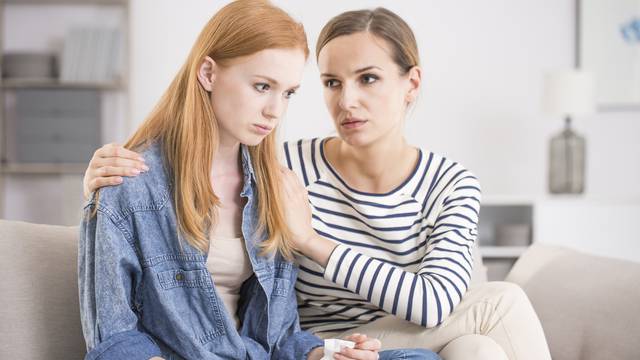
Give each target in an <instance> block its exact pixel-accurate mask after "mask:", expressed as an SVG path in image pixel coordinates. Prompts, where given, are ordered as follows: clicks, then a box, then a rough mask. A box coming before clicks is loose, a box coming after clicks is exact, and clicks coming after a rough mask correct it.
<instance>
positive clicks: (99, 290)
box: [78, 206, 162, 360]
mask: <svg viewBox="0 0 640 360" xmlns="http://www.w3.org/2000/svg"><path fill="white" fill-rule="evenodd" d="M91 210H92V209H91V206H87V208H86V209H85V219H84V220H83V222H82V224H81V227H80V242H79V249H78V287H79V291H80V318H81V322H82V332H83V334H84V338H85V341H86V344H87V351H88V353H87V355H86V359H101V360H110V359H114V360H116V359H124V358H126V359H140V360H147V359H150V358H153V357H154V356H161V355H162V353H161V351H160V348H159V347H158V346H157V345H156V343H155V342H154V340H153V339H152V337H151V336H149V335H148V334H146V333H144V332H142V331H140V326H138V317H137V315H136V314H135V313H134V311H133V310H132V309H133V308H135V306H134V303H133V296H134V294H133V291H134V289H135V287H136V284H137V282H138V281H139V278H140V277H141V276H142V269H141V266H140V263H139V261H138V258H137V257H136V254H135V252H134V250H133V247H132V245H131V244H130V243H129V242H128V241H127V239H126V237H125V236H124V235H123V233H122V232H121V230H120V229H119V228H118V227H117V226H116V224H114V222H113V221H112V220H111V219H110V218H109V216H108V215H106V214H105V213H103V212H102V210H101V209H98V212H97V214H96V215H95V216H93V217H90V218H89V216H90V215H89V214H90V213H91Z"/></svg>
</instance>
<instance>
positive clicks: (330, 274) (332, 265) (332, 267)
mask: <svg viewBox="0 0 640 360" xmlns="http://www.w3.org/2000/svg"><path fill="white" fill-rule="evenodd" d="M349 252H351V249H349V248H348V247H347V246H346V245H344V244H338V246H336V247H335V248H334V249H333V252H332V253H331V256H329V261H328V262H327V266H326V267H325V268H324V278H325V280H327V281H331V282H334V283H335V282H336V281H337V280H339V279H338V278H339V275H340V269H341V268H342V266H343V264H345V261H346V260H347V259H346V258H347V257H348V253H349Z"/></svg>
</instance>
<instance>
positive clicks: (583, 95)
mask: <svg viewBox="0 0 640 360" xmlns="http://www.w3.org/2000/svg"><path fill="white" fill-rule="evenodd" d="M543 107H544V111H545V112H546V113H548V114H553V115H563V116H566V115H586V114H591V113H594V112H595V110H596V103H595V81H594V77H593V74H591V73H588V72H585V71H580V70H566V71H557V72H552V73H548V74H546V75H545V79H544V95H543Z"/></svg>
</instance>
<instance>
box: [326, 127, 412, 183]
mask: <svg viewBox="0 0 640 360" xmlns="http://www.w3.org/2000/svg"><path fill="white" fill-rule="evenodd" d="M335 149H336V150H335V152H334V154H335V156H333V159H332V160H333V163H334V164H336V165H337V168H338V169H339V172H340V173H341V174H342V175H343V176H344V177H345V178H346V179H345V180H346V181H347V182H348V183H350V184H352V185H353V186H355V187H356V188H359V189H361V190H364V191H367V192H387V191H390V190H392V189H393V188H394V187H395V186H397V185H398V184H399V183H400V182H401V181H402V180H403V179H404V178H405V177H406V176H407V175H408V173H409V172H410V171H411V170H412V169H413V167H414V166H415V161H416V157H417V152H416V150H415V149H414V148H413V147H412V146H410V145H409V144H407V142H406V140H405V138H404V137H403V136H401V135H399V136H387V137H384V138H382V139H379V140H377V141H375V142H374V143H372V144H369V145H367V146H351V145H349V144H347V143H346V142H344V141H342V140H339V142H338V143H337V146H336V147H335Z"/></svg>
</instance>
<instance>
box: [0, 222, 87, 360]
mask: <svg viewBox="0 0 640 360" xmlns="http://www.w3.org/2000/svg"><path fill="white" fill-rule="evenodd" d="M77 246H78V228H77V227H63V226H52V225H35V224H28V223H23V222H14V221H4V220H0V274H2V281H0V294H1V295H0V358H1V359H34V360H39V359H82V358H83V357H84V354H85V352H86V350H85V344H84V339H83V336H82V328H81V325H80V313H79V310H78V309H79V306H78V279H77V253H78V250H77Z"/></svg>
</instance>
